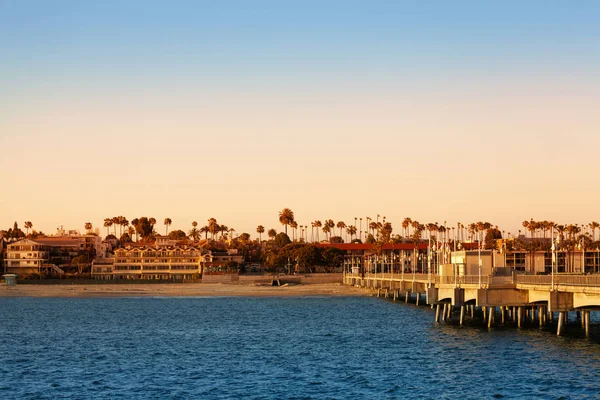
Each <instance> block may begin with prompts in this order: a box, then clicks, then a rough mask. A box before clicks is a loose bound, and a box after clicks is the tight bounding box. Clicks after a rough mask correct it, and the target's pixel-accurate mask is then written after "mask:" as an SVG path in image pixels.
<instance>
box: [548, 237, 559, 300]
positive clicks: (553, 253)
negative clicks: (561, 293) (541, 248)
mask: <svg viewBox="0 0 600 400" xmlns="http://www.w3.org/2000/svg"><path fill="white" fill-rule="evenodd" d="M551 235H552V247H551V250H552V271H551V272H550V274H551V275H552V280H551V283H552V291H554V265H555V264H556V245H557V244H558V243H557V242H555V240H554V227H552V230H551Z"/></svg>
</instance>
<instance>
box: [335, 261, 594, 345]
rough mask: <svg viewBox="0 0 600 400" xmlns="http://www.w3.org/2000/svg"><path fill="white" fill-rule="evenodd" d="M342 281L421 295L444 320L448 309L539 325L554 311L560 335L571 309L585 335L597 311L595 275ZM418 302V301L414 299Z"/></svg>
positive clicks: (391, 293) (353, 277)
mask: <svg viewBox="0 0 600 400" xmlns="http://www.w3.org/2000/svg"><path fill="white" fill-rule="evenodd" d="M344 283H345V284H347V285H353V286H358V287H364V288H370V289H372V290H376V291H377V293H378V295H382V294H383V295H385V296H386V297H393V299H394V300H397V299H400V300H405V301H408V299H409V298H410V297H416V299H421V296H422V295H424V296H425V302H426V304H428V305H431V306H432V308H433V307H436V317H435V320H436V322H437V321H440V319H441V320H445V319H446V318H447V317H448V316H450V315H451V313H452V311H453V310H454V309H457V308H458V309H459V310H460V318H459V321H460V323H461V324H462V323H463V319H464V316H465V314H470V315H471V316H473V315H474V313H475V310H477V311H478V312H479V313H481V314H482V316H483V320H484V321H485V322H487V324H488V327H490V328H491V327H492V326H494V325H495V324H496V323H505V322H506V321H508V320H510V321H513V322H516V323H517V325H518V326H521V324H522V323H523V322H524V321H525V320H527V321H528V322H536V321H537V322H539V325H540V326H545V325H546V324H548V323H552V322H553V320H554V317H555V313H558V324H557V332H556V333H557V335H561V334H562V332H563V328H564V325H565V324H566V323H567V321H568V318H569V313H570V312H575V313H576V315H577V319H578V320H579V321H580V322H581V326H582V329H584V330H585V333H586V335H589V329H590V328H589V324H590V312H591V311H594V310H599V309H600V275H554V276H551V275H514V276H479V275H459V276H437V275H433V274H422V273H421V274H419V273H403V274H390V273H379V274H372V273H371V274H369V273H367V274H364V275H359V274H346V275H344ZM417 301H418V300H417Z"/></svg>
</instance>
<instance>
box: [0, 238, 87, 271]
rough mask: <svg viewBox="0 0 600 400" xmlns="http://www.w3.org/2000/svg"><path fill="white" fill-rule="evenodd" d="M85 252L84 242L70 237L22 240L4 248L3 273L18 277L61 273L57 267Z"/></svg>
mask: <svg viewBox="0 0 600 400" xmlns="http://www.w3.org/2000/svg"><path fill="white" fill-rule="evenodd" d="M85 250H86V243H85V241H83V240H81V239H80V238H71V237H43V238H36V239H22V240H19V241H16V242H14V243H10V244H8V245H7V246H6V252H5V253H6V254H5V257H4V273H11V274H17V275H19V276H23V275H27V274H31V273H42V272H51V271H54V272H57V273H62V272H63V271H62V270H61V269H60V268H59V267H57V265H60V264H65V263H69V262H70V261H71V259H72V258H73V257H76V256H77V255H78V254H79V252H80V251H85Z"/></svg>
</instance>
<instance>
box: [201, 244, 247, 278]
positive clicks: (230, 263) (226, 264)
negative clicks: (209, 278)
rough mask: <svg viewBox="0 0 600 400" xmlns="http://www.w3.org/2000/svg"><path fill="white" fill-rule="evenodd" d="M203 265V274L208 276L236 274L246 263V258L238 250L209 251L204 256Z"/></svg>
mask: <svg viewBox="0 0 600 400" xmlns="http://www.w3.org/2000/svg"><path fill="white" fill-rule="evenodd" d="M202 263H203V265H202V269H203V273H206V274H219V273H235V272H237V270H238V268H239V266H240V265H241V264H243V263H244V256H243V255H241V254H239V253H238V251H237V249H229V250H227V251H209V252H208V253H207V254H205V255H204V260H203V261H202Z"/></svg>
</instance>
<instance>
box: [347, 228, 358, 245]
mask: <svg viewBox="0 0 600 400" xmlns="http://www.w3.org/2000/svg"><path fill="white" fill-rule="evenodd" d="M346 234H348V235H350V241H352V238H353V237H354V235H356V226H352V225H350V226H349V227H347V228H346Z"/></svg>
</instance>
